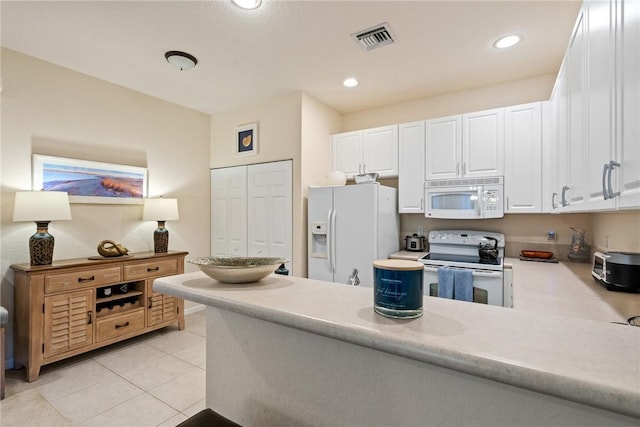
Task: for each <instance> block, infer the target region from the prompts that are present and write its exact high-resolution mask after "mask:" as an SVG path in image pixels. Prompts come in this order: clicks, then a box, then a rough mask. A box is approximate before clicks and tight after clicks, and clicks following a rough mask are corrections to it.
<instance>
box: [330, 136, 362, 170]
mask: <svg viewBox="0 0 640 427" xmlns="http://www.w3.org/2000/svg"><path fill="white" fill-rule="evenodd" d="M331 156H332V157H331V168H332V170H334V171H340V172H344V174H345V175H346V176H347V178H353V176H354V175H357V174H359V173H361V171H362V167H363V166H362V131H355V132H346V133H340V134H337V135H332V136H331Z"/></svg>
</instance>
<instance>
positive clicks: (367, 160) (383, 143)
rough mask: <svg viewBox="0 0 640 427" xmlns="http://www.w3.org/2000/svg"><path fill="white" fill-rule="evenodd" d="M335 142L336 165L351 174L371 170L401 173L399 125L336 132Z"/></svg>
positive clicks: (391, 174) (390, 174)
mask: <svg viewBox="0 0 640 427" xmlns="http://www.w3.org/2000/svg"><path fill="white" fill-rule="evenodd" d="M331 146H332V169H333V170H334V171H341V172H344V173H345V175H347V178H353V176H354V175H357V174H362V173H368V172H377V173H378V174H379V176H380V177H381V178H388V177H397V176H398V125H391V126H382V127H377V128H372V129H365V130H361V131H354V132H345V133H340V134H336V135H332V136H331Z"/></svg>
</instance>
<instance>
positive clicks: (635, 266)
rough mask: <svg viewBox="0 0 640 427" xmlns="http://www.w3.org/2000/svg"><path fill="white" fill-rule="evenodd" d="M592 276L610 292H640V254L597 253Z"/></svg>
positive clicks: (594, 255) (594, 256)
mask: <svg viewBox="0 0 640 427" xmlns="http://www.w3.org/2000/svg"><path fill="white" fill-rule="evenodd" d="M591 275H592V276H593V277H594V279H596V280H597V281H598V282H599V283H601V284H602V285H604V286H605V287H606V288H607V290H609V291H626V292H640V253H633V252H596V253H595V254H593V267H592V270H591Z"/></svg>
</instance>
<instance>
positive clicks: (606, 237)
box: [604, 234, 611, 250]
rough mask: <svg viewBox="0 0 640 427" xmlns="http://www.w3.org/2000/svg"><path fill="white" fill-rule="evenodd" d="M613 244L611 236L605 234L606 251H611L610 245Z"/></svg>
mask: <svg viewBox="0 0 640 427" xmlns="http://www.w3.org/2000/svg"><path fill="white" fill-rule="evenodd" d="M610 244H611V236H609V235H608V234H605V236H604V248H605V249H606V250H609V245H610Z"/></svg>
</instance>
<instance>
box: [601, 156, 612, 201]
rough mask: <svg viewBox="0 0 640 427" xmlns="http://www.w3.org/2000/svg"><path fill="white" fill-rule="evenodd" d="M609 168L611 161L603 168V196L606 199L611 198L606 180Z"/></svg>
mask: <svg viewBox="0 0 640 427" xmlns="http://www.w3.org/2000/svg"><path fill="white" fill-rule="evenodd" d="M608 169H609V163H605V164H604V169H603V170H602V197H603V198H604V200H607V199H610V198H611V197H610V196H609V192H608V191H607V184H606V183H605V180H606V178H607V170H608Z"/></svg>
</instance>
